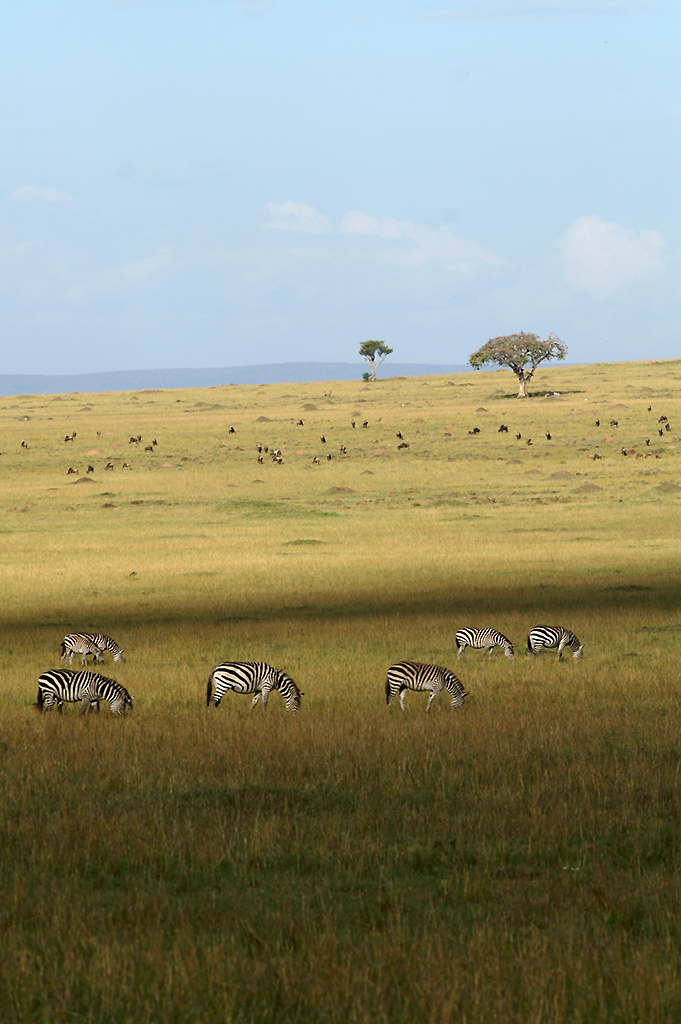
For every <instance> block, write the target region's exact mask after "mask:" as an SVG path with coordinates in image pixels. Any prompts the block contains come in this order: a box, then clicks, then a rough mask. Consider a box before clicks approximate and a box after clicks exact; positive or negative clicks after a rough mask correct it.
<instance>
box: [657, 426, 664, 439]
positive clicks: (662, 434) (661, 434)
mask: <svg viewBox="0 0 681 1024" xmlns="http://www.w3.org/2000/svg"><path fill="white" fill-rule="evenodd" d="M658 434H659V435H660V437H664V430H663V429H662V427H660V428H659V430H658Z"/></svg>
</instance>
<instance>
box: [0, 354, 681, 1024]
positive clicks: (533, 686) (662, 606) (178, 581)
mask: <svg viewBox="0 0 681 1024" xmlns="http://www.w3.org/2000/svg"><path fill="white" fill-rule="evenodd" d="M514 381H515V378H514V377H513V376H512V375H511V374H510V373H507V372H499V373H479V374H475V373H472V372H471V373H470V374H463V375H460V376H456V377H452V378H439V377H438V378H417V379H408V380H388V381H380V382H377V383H376V384H375V385H365V384H364V383H363V382H361V381H359V382H357V383H351V382H343V383H333V384H327V385H320V384H307V385H300V384H295V385H267V386H260V387H257V386H253V387H251V386H248V387H246V386H244V387H219V388H210V389H205V390H201V391H198V390H197V391H160V392H136V393H125V394H119V395H112V394H106V395H64V396H60V397H59V398H58V399H57V398H53V397H52V396H47V397H42V398H41V397H35V396H24V397H20V398H9V399H2V400H0V451H2V455H0V540H1V543H2V546H1V549H0V550H1V551H2V558H1V560H0V573H1V576H0V579H1V581H2V594H3V597H4V600H3V602H2V608H1V611H0V620H1V627H2V633H1V636H2V643H1V644H0V667H1V678H2V689H1V691H0V701H1V704H0V707H1V712H0V714H1V717H0V723H1V724H0V780H1V782H2V790H3V793H5V794H6V796H5V797H4V799H3V801H2V803H0V836H1V842H0V893H1V894H2V899H1V900H0V951H1V952H2V956H1V957H0V1006H2V1008H3V1012H2V1019H3V1020H7V1021H10V1022H12V1024H14V1022H22V1024H23V1022H41V1024H43V1022H44V1024H56V1022H61V1021H64V1022H66V1021H69V1022H83V1024H85V1022H87V1024H113V1022H116V1024H119V1022H128V1021H129V1022H131V1024H133V1022H134V1024H138V1022H139V1024H152V1022H153V1024H156V1022H161V1021H162V1022H164V1024H166V1022H177V1024H194V1022H196V1024H199V1022H200V1024H207V1022H210V1024H212V1022H219V1021H225V1022H234V1024H237V1022H238V1024H243V1022H269V1021H272V1022H274V1021H287V1022H288V1021H300V1022H308V1021H312V1022H319V1024H322V1022H338V1024H341V1022H367V1024H368V1022H385V1024H393V1022H397V1024H402V1022H404V1024H410V1022H421V1021H423V1022H429V1024H430V1022H432V1024H445V1022H449V1021H457V1022H464V1021H467V1022H469V1024H477V1022H487V1021H490V1022H491V1021H497V1020H504V1021H506V1022H516V1021H517V1022H525V1021H532V1022H554V1021H566V1022H567V1021H570V1022H572V1021H575V1022H576V1021H580V1022H585V1024H586V1022H593V1021H617V1022H620V1021H621V1022H627V1024H634V1022H638V1021H640V1022H647V1021H675V1020H678V1019H679V1016H680V1015H681V971H680V964H681V958H680V952H679V947H680V940H681V915H680V911H681V885H680V870H681V831H680V825H681V787H680V782H681V779H680V772H681V741H680V740H679V736H680V726H681V672H680V670H679V655H680V654H681V617H680V615H679V608H680V599H681V582H680V579H681V578H680V574H679V569H680V568H681V529H680V523H681V500H680V496H681V361H667V362H664V363H636V364H608V365H605V364H604V365H594V366H587V367H560V366H559V367H556V368H551V369H547V370H544V371H541V370H540V371H538V373H537V375H536V377H535V381H534V382H533V383H534V390H536V391H537V392H539V394H538V395H537V396H536V397H533V398H532V399H531V400H526V401H518V400H516V399H515V398H514V397H513V395H514V392H515V390H516V389H515V387H514ZM556 393H557V394H556ZM549 394H550V396H551V397H546V395H549ZM648 406H651V411H648ZM661 416H667V417H668V422H669V424H670V427H671V429H670V430H666V429H665V422H664V421H663V422H661V423H658V420H659V418H660V417H661ZM299 419H302V420H303V424H302V425H300V426H299V425H297V421H298V420H299ZM353 419H354V420H355V423H356V426H355V428H354V429H353V428H352V426H351V420H353ZM596 419H599V420H600V426H599V427H596V426H595V420H596ZM365 420H366V421H367V422H368V426H367V427H366V428H364V427H363V426H362V423H363V422H364V421H365ZM611 420H616V421H618V425H617V426H611V425H610V421H611ZM502 423H504V424H506V425H507V426H508V428H509V430H508V433H499V432H498V427H499V426H500V424H502ZM230 427H233V428H234V433H229V428H230ZM475 427H478V428H479V430H480V433H479V434H471V433H469V431H471V430H473V429H474V428H475ZM660 429H661V430H662V432H663V433H662V436H660V435H659V433H658V430H660ZM73 431H76V436H75V439H74V440H73V441H68V442H65V441H64V437H65V436H66V435H70V434H71V433H72V432H73ZM398 431H399V432H400V433H401V434H402V435H403V436H404V439H405V441H406V442H408V443H409V448H407V449H403V450H398V447H397V446H398V444H399V443H400V439H398V438H397V437H396V434H397V432H398ZM546 431H548V432H550V434H551V440H548V439H547V438H546V436H545V433H546ZM516 433H520V434H521V435H522V436H521V438H520V440H517V439H516V437H515V435H516ZM137 435H141V437H142V441H141V442H139V443H135V444H131V443H129V438H130V437H131V436H135V437H136V436H137ZM322 435H323V436H324V437H325V438H326V444H323V443H322V442H321V440H320V438H321V436H322ZM528 438H531V439H532V444H531V445H527V443H526V441H527V439H528ZM646 438H649V440H650V444H649V445H646V442H645V439H646ZM153 439H155V440H157V441H158V444H157V445H155V446H153V445H152V447H153V451H151V452H147V451H145V450H144V449H145V447H146V446H147V445H150V444H151V442H152V440H153ZM22 441H24V442H25V444H26V445H27V447H25V448H22V447H21V442H22ZM257 442H260V443H261V444H262V445H267V446H268V447H269V448H270V449H273V448H280V449H281V452H282V459H283V464H281V465H277V464H275V463H273V462H272V461H271V459H270V458H269V454H267V455H265V456H264V461H263V463H262V464H259V463H258V462H257V451H256V443H257ZM341 445H344V446H345V447H346V449H347V451H346V453H341V450H340V449H341ZM623 451H626V452H627V454H626V455H625V454H623ZM327 454H332V455H333V458H332V459H331V460H330V461H328V460H327V458H326V456H327ZM594 455H599V456H601V457H600V458H598V459H594V458H593V456H594ZM315 456H317V457H319V458H320V460H321V461H320V463H319V464H318V465H315V464H313V462H312V459H313V457H315ZM124 462H129V463H130V467H131V468H130V469H129V470H127V469H123V468H122V466H123V463H124ZM107 463H111V464H112V465H113V467H114V468H113V469H112V470H106V469H105V468H104V467H105V466H106V464H107ZM88 465H92V466H93V467H94V474H92V475H88V474H86V470H87V467H88ZM69 467H73V468H77V469H78V470H79V473H78V474H77V475H75V474H71V475H68V476H67V469H68V468H69ZM541 622H548V623H550V624H562V625H564V626H567V627H569V628H571V629H573V630H574V632H575V633H576V634H577V636H578V637H579V639H580V641H582V642H583V643H584V649H585V653H584V660H583V661H582V662H581V663H576V662H573V661H572V659H571V658H569V657H568V658H567V659H566V661H565V663H562V664H560V665H558V664H556V660H555V653H551V652H547V653H545V654H544V655H543V656H541V657H540V658H538V659H537V660H536V661H533V662H531V663H529V662H528V661H527V659H526V658H525V656H524V644H525V637H526V635H527V630H528V629H529V628H530V627H531V626H533V625H536V624H538V623H541ZM465 625H479V626H485V625H493V626H495V627H496V628H498V629H500V630H501V631H502V632H504V633H505V634H506V635H507V636H508V637H510V639H511V640H512V641H513V642H514V643H515V645H516V653H517V657H516V658H515V660H514V661H513V662H509V661H507V660H506V659H505V658H503V657H502V656H501V655H500V654H499V652H497V653H496V654H495V656H494V658H493V659H492V661H491V662H487V661H485V663H481V661H480V654H479V652H469V653H468V656H467V658H466V660H465V661H463V662H459V663H457V660H456V645H455V641H454V633H455V631H456V629H457V628H458V627H460V626H465ZM73 629H97V630H101V631H103V632H105V633H109V634H110V635H112V636H113V637H114V638H115V639H116V640H117V641H118V642H119V643H120V645H121V646H122V647H123V648H124V649H125V651H126V660H125V662H124V663H123V664H121V665H112V664H111V661H110V657H109V656H107V658H106V661H105V666H104V668H103V672H104V674H105V675H111V676H113V677H114V678H116V679H118V680H119V681H120V682H121V683H123V684H124V685H125V686H126V687H128V689H129V690H130V692H131V693H133V694H134V695H135V705H136V706H135V711H134V714H133V715H131V716H129V718H127V719H125V720H121V721H112V720H111V719H110V718H109V717H108V715H107V714H106V713H105V714H102V715H100V716H98V717H95V716H88V717H87V718H85V719H81V718H79V717H78V715H77V713H76V709H75V707H73V706H70V707H67V708H66V709H65V711H64V714H63V715H61V716H59V715H51V716H44V717H40V716H38V715H36V714H35V713H34V712H33V711H32V710H31V707H30V706H31V704H32V703H33V701H34V700H35V696H36V690H37V678H38V675H39V674H40V672H42V671H44V670H45V669H46V668H49V667H56V666H57V665H58V662H59V644H60V640H61V638H62V636H63V635H64V634H65V633H66V632H68V631H70V630H73ZM403 658H412V659H415V660H420V661H433V662H438V663H440V664H445V665H448V666H449V667H451V668H453V669H454V670H455V671H456V672H457V674H458V675H459V676H460V678H461V679H462V681H463V682H464V684H465V687H466V689H467V690H468V691H470V696H469V697H468V698H467V699H466V706H465V708H464V709H463V710H461V711H458V712H454V711H452V710H450V708H449V707H448V706H447V705H445V708H444V710H443V711H442V713H432V714H431V715H429V716H426V715H425V714H424V708H425V703H426V697H425V695H422V694H413V693H408V694H407V697H406V705H407V709H408V712H407V714H402V713H401V712H400V711H399V708H398V707H397V706H395V707H394V708H393V711H392V713H391V714H390V715H389V714H388V712H387V710H386V707H385V695H384V681H385V672H386V668H387V666H388V665H389V664H390V663H391V662H392V661H396V660H400V659H403ZM223 660H265V661H269V662H270V663H271V664H273V665H276V666H279V667H281V668H285V669H286V670H287V671H288V672H289V673H290V674H291V675H292V676H293V678H294V679H295V680H296V681H297V682H298V684H299V685H300V687H301V688H302V690H303V691H304V692H305V697H304V699H303V706H302V710H301V713H300V716H299V717H298V718H297V719H294V718H291V717H288V716H286V714H285V713H284V710H283V707H282V701H281V699H280V697H279V696H278V695H277V694H273V695H272V697H271V699H270V710H269V711H268V714H267V716H263V715H262V713H261V712H260V710H259V709H258V710H257V711H255V712H254V713H253V714H252V715H249V713H248V704H249V699H248V698H245V697H236V696H233V695H227V696H226V697H225V698H224V700H223V704H222V707H221V708H220V709H219V710H218V711H215V712H212V711H211V712H210V713H209V712H208V711H207V709H206V707H205V690H206V681H207V678H208V673H209V671H210V670H211V668H212V667H213V666H214V665H215V664H217V663H218V662H220V661H223Z"/></svg>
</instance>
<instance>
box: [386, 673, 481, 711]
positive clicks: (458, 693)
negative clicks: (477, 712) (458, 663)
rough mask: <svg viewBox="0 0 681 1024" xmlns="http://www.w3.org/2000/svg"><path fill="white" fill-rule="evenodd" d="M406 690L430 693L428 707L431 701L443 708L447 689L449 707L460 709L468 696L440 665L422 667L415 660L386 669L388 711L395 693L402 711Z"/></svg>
mask: <svg viewBox="0 0 681 1024" xmlns="http://www.w3.org/2000/svg"><path fill="white" fill-rule="evenodd" d="M406 690H430V697H429V698H428V707H427V708H426V711H430V705H431V704H432V703H433V701H434V700H436V701H437V705H438V707H439V708H441V707H442V699H441V698H442V691H443V690H447V691H448V693H450V694H451V698H452V707H453V708H460V707H463V699H464V697H467V696H468V694H467V692H466V691H465V690H464V688H463V686H462V685H461V680H460V679H457V678H456V676H455V675H454V673H453V672H450V670H449V669H448V668H443V667H442V666H441V665H424V664H422V663H421V662H418V661H398V662H397V663H396V664H395V665H391V666H390V668H389V669H388V676H387V679H386V681H385V700H386V703H387V705H388V708H391V707H392V702H393V700H394V699H395V694H398V695H399V701H400V707H401V708H402V710H403V711H405V710H406V708H405V706H404V694H405V691H406Z"/></svg>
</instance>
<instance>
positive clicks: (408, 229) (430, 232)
mask: <svg viewBox="0 0 681 1024" xmlns="http://www.w3.org/2000/svg"><path fill="white" fill-rule="evenodd" d="M340 230H341V232H342V233H343V234H346V235H370V236H373V237H375V238H381V239H384V240H385V241H389V242H399V243H400V244H398V245H392V246H386V247H385V249H384V250H383V252H382V254H381V259H382V260H383V261H384V262H389V263H398V264H401V265H402V266H407V267H420V266H423V265H424V264H426V263H430V262H435V263H440V264H443V265H445V266H447V267H449V268H451V269H454V270H456V271H457V272H459V273H463V274H470V273H472V272H474V271H475V270H478V269H480V268H482V267H496V266H499V265H500V264H501V263H502V262H503V261H502V260H501V259H500V257H499V256H497V254H496V253H495V252H493V251H492V250H491V249H487V248H485V246H483V245H480V244H479V243H478V242H473V241H471V240H470V239H467V238H459V237H458V236H457V235H455V234H453V232H451V231H449V230H448V229H447V228H444V227H430V226H429V225H427V224H417V223H416V222H415V221H411V220H395V218H394V217H374V216H373V215H372V214H370V213H362V212H361V211H359V210H353V211H352V212H350V213H348V214H346V216H345V217H344V218H343V222H342V224H341V227H340ZM405 242H406V243H407V244H406V245H405Z"/></svg>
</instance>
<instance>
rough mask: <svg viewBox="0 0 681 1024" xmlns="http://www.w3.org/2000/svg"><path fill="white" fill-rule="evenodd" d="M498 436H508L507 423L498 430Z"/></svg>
mask: <svg viewBox="0 0 681 1024" xmlns="http://www.w3.org/2000/svg"><path fill="white" fill-rule="evenodd" d="M497 434H508V427H507V426H506V424H505V423H502V424H501V426H500V427H499V429H498V430H497Z"/></svg>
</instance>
